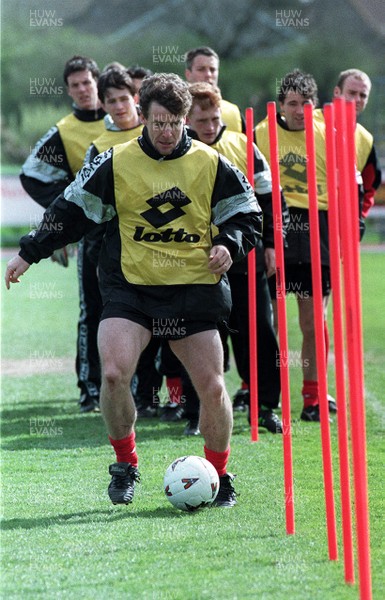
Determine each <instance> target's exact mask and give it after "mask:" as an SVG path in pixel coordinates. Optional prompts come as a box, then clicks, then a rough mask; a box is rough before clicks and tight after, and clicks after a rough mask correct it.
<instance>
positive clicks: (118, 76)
mask: <svg viewBox="0 0 385 600" xmlns="http://www.w3.org/2000/svg"><path fill="white" fill-rule="evenodd" d="M111 87H113V88H117V89H118V90H124V89H128V91H129V92H130V94H131V96H134V95H135V94H136V90H135V86H134V83H133V81H132V79H131V77H130V76H129V74H128V73H127V72H126V71H122V70H121V69H108V70H107V71H105V72H104V73H102V74H101V75H100V77H99V80H98V96H99V100H100V101H101V102H104V100H105V97H106V92H107V89H108V88H111Z"/></svg>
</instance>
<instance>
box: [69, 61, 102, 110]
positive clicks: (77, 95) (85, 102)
mask: <svg viewBox="0 0 385 600" xmlns="http://www.w3.org/2000/svg"><path fill="white" fill-rule="evenodd" d="M67 93H68V95H69V96H70V97H71V98H72V100H73V101H74V102H75V104H76V106H77V107H78V108H81V109H83V110H94V109H96V108H98V106H99V100H98V88H97V83H96V81H95V79H94V78H93V76H92V73H91V71H87V70H85V71H76V72H75V73H71V75H68V77H67Z"/></svg>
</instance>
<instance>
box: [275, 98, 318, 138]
mask: <svg viewBox="0 0 385 600" xmlns="http://www.w3.org/2000/svg"><path fill="white" fill-rule="evenodd" d="M308 102H311V103H312V104H313V101H312V100H310V99H309V98H305V97H304V96H302V94H298V93H297V92H288V93H287V95H286V98H285V100H284V101H283V102H280V103H279V105H280V108H281V113H282V114H283V116H284V117H285V119H286V124H287V126H288V128H289V129H290V130H291V131H302V130H303V129H305V118H304V112H303V107H304V106H305V104H306V103H308Z"/></svg>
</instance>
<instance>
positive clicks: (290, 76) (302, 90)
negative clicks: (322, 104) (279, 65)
mask: <svg viewBox="0 0 385 600" xmlns="http://www.w3.org/2000/svg"><path fill="white" fill-rule="evenodd" d="M289 92H295V93H296V94H301V96H303V97H304V98H306V99H307V100H312V101H313V104H314V106H317V104H318V95H317V94H318V88H317V84H316V82H315V80H314V77H313V76H312V75H310V74H308V73H303V72H302V71H300V70H299V69H294V71H292V72H291V73H287V74H286V75H285V76H284V77H283V79H282V80H281V86H280V88H279V92H278V100H279V101H280V102H284V101H285V99H286V96H287V94H288V93H289Z"/></svg>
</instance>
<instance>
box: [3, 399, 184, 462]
mask: <svg viewBox="0 0 385 600" xmlns="http://www.w3.org/2000/svg"><path fill="white" fill-rule="evenodd" d="M185 424H186V421H185V420H181V421H178V422H177V423H163V422H160V421H159V419H158V418H150V419H138V421H137V423H136V431H137V434H138V439H140V441H141V442H143V441H146V440H155V441H157V440H161V439H165V438H168V439H170V438H171V439H183V438H184V439H186V436H185V435H184V434H183V431H184V428H185ZM106 439H107V434H106V428H105V425H104V421H103V418H102V416H101V415H100V413H99V414H98V413H86V414H80V413H79V412H78V406H77V405H76V404H75V402H74V404H69V403H68V401H64V402H63V401H61V400H57V399H55V400H54V399H52V400H46V401H44V402H40V403H33V404H32V403H31V404H28V405H27V404H26V403H24V404H23V405H20V404H19V405H17V406H15V407H12V409H8V408H4V409H3V410H2V411H1V440H2V445H1V446H2V448H3V449H4V450H29V449H31V448H36V447H37V446H38V447H39V448H44V449H46V450H65V449H74V448H79V446H81V447H82V448H94V447H100V445H101V444H104V443H105V442H106Z"/></svg>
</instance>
